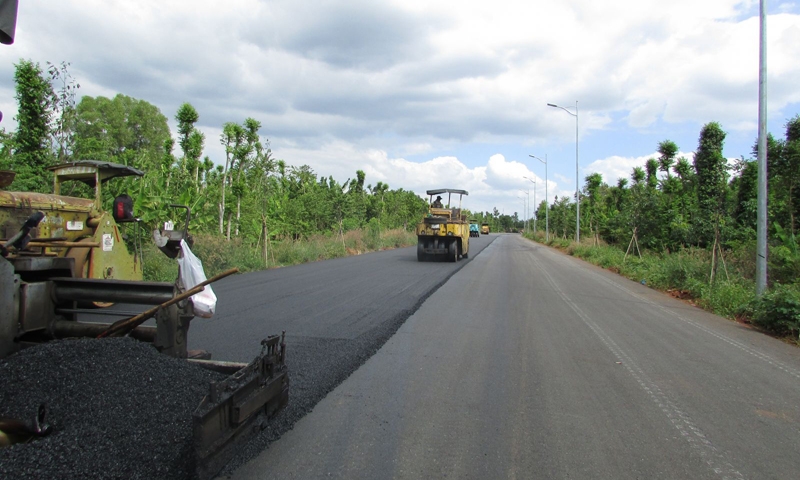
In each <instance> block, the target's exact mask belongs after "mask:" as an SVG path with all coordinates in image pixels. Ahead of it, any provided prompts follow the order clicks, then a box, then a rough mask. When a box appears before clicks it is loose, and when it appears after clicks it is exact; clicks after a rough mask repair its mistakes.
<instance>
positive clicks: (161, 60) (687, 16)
mask: <svg viewBox="0 0 800 480" xmlns="http://www.w3.org/2000/svg"><path fill="white" fill-rule="evenodd" d="M771 11H774V12H776V13H773V14H772V15H770V16H769V20H768V21H769V27H768V31H769V37H768V38H769V45H768V49H769V50H768V52H769V53H768V55H769V112H770V117H771V118H776V119H780V122H783V118H786V117H788V116H793V115H794V114H795V113H796V112H795V111H792V109H793V108H797V105H798V103H800V90H798V89H797V78H800V64H799V63H798V62H797V58H800V42H798V41H797V38H800V9H798V7H797V4H796V2H783V3H781V4H779V5H778V6H776V7H775V9H774V10H771ZM757 14H758V2H756V1H755V0H705V1H702V2H698V1H696V0H673V1H671V2H666V3H665V2H663V1H657V0H617V1H614V2H596V1H590V0H565V1H562V2H549V3H548V2H519V1H518V0H513V1H512V0H496V1H494V2H491V3H487V2H479V1H477V0H459V1H456V0H444V1H437V2H430V1H427V0H393V1H389V2H377V3H376V2H372V1H369V0H332V1H329V2H324V4H319V2H308V1H305V2H304V1H290V0H271V1H262V0H231V1H228V2H219V1H217V0H192V1H189V0H185V1H178V0H176V1H172V2H164V1H162V0H140V1H137V2H134V3H131V2H108V1H103V0H80V1H78V0H60V1H58V2H22V5H20V16H19V20H18V22H17V38H16V42H15V44H14V45H13V46H11V47H0V95H2V98H0V108H2V109H3V112H4V114H5V119H4V121H3V124H2V125H3V126H4V127H5V128H7V129H13V128H14V127H15V125H14V122H13V118H12V117H13V115H14V114H15V110H16V108H15V105H14V102H13V101H12V100H11V98H13V86H14V84H13V70H14V69H13V64H14V63H15V62H17V61H18V60H19V59H20V58H29V59H32V60H34V61H37V62H40V63H41V64H44V62H46V61H51V62H55V63H58V62H61V61H62V60H63V61H68V62H71V67H70V71H71V72H72V73H73V75H74V76H75V78H76V79H77V80H78V81H79V82H80V83H81V86H82V88H81V90H80V93H81V94H84V95H91V96H96V95H104V96H113V95H114V94H116V93H118V92H119V93H123V94H126V95H129V96H132V97H135V98H139V99H144V100H147V101H149V102H151V103H153V104H155V105H157V106H158V107H159V108H160V109H161V111H162V113H164V115H166V116H167V117H168V118H170V121H171V122H172V126H173V130H174V120H172V118H173V117H174V115H175V112H176V110H177V108H178V106H179V105H180V104H181V103H183V102H190V103H191V104H192V105H194V106H195V108H196V109H197V110H198V112H199V113H200V122H199V127H200V128H201V129H202V130H203V131H204V133H206V138H207V151H206V154H208V155H210V156H211V158H212V159H213V160H215V161H217V162H220V161H221V159H222V150H221V148H220V147H219V146H218V140H217V139H218V135H219V129H220V128H221V125H222V123H224V122H228V121H235V122H242V121H243V120H244V119H245V118H246V117H248V116H250V117H253V118H256V119H257V120H259V121H261V122H262V125H263V128H262V132H261V133H262V135H263V136H264V137H266V138H269V139H270V140H271V142H272V147H273V150H274V151H275V153H276V157H280V158H283V159H285V160H286V161H287V162H289V163H290V164H293V165H302V164H306V163H307V164H309V165H312V167H313V168H314V169H315V170H316V171H317V172H318V173H321V174H326V175H334V177H335V178H336V179H337V180H339V181H344V180H345V179H346V178H348V177H352V176H353V175H354V174H355V170H357V169H359V168H360V169H363V170H364V171H365V172H367V173H368V181H372V182H376V181H385V182H386V183H388V184H389V185H390V186H392V187H393V188H399V187H403V188H414V189H415V191H417V189H419V191H420V192H421V191H423V190H424V189H427V188H436V187H441V186H445V185H442V184H443V183H449V184H450V185H449V186H451V187H452V188H459V186H460V185H453V184H454V183H458V184H463V185H464V188H466V189H468V190H470V193H471V195H470V200H471V201H476V202H481V203H482V202H484V199H486V200H485V201H486V203H487V204H489V202H490V201H496V202H498V203H497V204H496V205H497V206H498V207H500V205H501V203H500V202H513V203H514V204H518V203H519V201H518V199H517V198H516V197H517V195H518V193H517V192H518V190H519V189H520V188H524V183H525V182H526V180H524V179H522V180H520V181H519V183H517V182H516V180H515V179H518V178H520V177H522V176H527V175H525V174H526V173H528V174H530V175H533V174H532V173H531V172H528V171H527V168H525V166H524V164H523V163H521V162H519V161H516V160H514V155H515V154H514V153H512V152H513V151H514V149H515V148H517V147H519V146H520V145H523V146H530V145H537V147H538V146H544V147H546V146H558V145H565V144H571V143H572V142H573V141H574V134H575V123H574V122H575V119H574V118H573V117H570V116H568V115H566V114H565V113H564V112H557V111H556V110H555V109H549V108H547V107H546V106H545V104H546V103H548V102H549V103H558V104H562V105H565V106H567V107H569V108H572V107H570V106H574V102H575V100H576V99H577V100H578V101H579V105H580V136H581V158H587V159H588V158H599V159H602V160H598V161H597V162H595V163H593V164H590V165H589V166H587V167H585V168H584V169H583V170H584V171H586V170H589V169H591V168H593V167H594V166H595V165H597V166H598V168H602V169H604V170H602V171H601V173H604V175H605V174H607V175H615V177H614V178H617V177H618V176H619V175H623V174H624V175H625V176H627V175H628V174H629V170H630V169H629V168H628V167H629V165H628V163H629V162H631V161H634V160H636V159H634V158H632V157H634V156H636V153H635V152H633V153H632V152H631V151H630V150H628V151H624V152H623V151H621V150H622V148H624V146H625V145H627V144H629V143H632V142H627V141H626V137H631V136H635V135H639V134H642V133H643V132H647V133H649V134H655V135H660V136H661V138H674V137H673V135H672V134H671V133H670V129H672V128H677V127H686V125H691V126H692V128H694V129H695V131H696V132H697V131H699V129H700V126H701V125H703V124H705V123H707V122H709V121H712V120H713V121H719V122H720V123H721V124H722V125H723V126H724V127H725V128H727V129H732V130H733V131H734V132H735V133H737V134H738V135H739V136H740V137H741V138H743V139H744V140H742V141H741V142H740V143H741V144H742V145H744V146H739V147H737V148H738V149H739V150H742V149H745V150H746V149H748V148H749V145H748V144H751V143H752V139H753V138H754V134H753V132H754V131H755V121H756V115H757V108H756V107H757V105H756V102H757V82H758V68H757V61H758V42H757V40H758V21H757V20H758V19H757ZM776 121H778V120H776ZM773 133H776V134H777V133H779V132H773ZM600 137H608V138H614V139H616V141H611V140H609V141H606V142H599V141H595V142H591V141H585V140H584V139H587V138H588V139H589V140H592V139H598V138H600ZM695 139H696V137H695V138H694V139H692V141H694V140H695ZM676 140H677V139H676ZM684 143H685V142H684ZM475 146H481V147H483V148H482V149H481V152H484V153H483V154H482V155H479V156H477V157H476V156H475V155H472V154H471V153H469V152H470V150H471V149H472V148H473V147H475ZM631 148H632V147H631ZM640 151H641V149H640ZM389 152H391V153H389ZM492 153H499V154H502V155H500V156H492V155H491V154H492ZM738 153H739V152H738V151H737V152H736V153H735V155H737V154H738ZM744 153H746V152H744ZM405 157H414V158H415V161H410V160H407V159H406V158H405ZM636 161H638V160H636ZM642 164H643V163H642ZM631 168H632V167H631ZM570 170H571V167H570V166H569V162H563V163H562V164H557V163H554V164H553V165H551V170H550V181H551V184H550V185H549V187H550V188H549V194H550V197H551V199H552V197H553V196H554V195H559V197H560V196H562V195H564V194H568V193H569V192H570V185H574V177H573V173H574V170H573V171H570ZM423 175H432V176H431V177H427V178H425V177H423ZM423 178H425V179H424V180H422V179H423ZM536 178H537V190H536V193H537V199H538V198H540V196H542V197H543V190H542V189H540V188H539V182H540V180H541V179H540V178H538V177H536ZM607 181H608V180H607ZM425 182H429V183H431V184H433V185H428V184H425V185H423V184H424V183H425ZM542 185H543V182H542ZM559 186H560V188H561V190H560V189H559ZM473 190H474V191H475V192H476V193H475V195H474V196H473V195H472V191H473ZM507 205H511V203H508V204H507ZM491 206H493V205H491V204H489V207H488V208H491ZM508 208H511V207H510V206H509V207H508Z"/></svg>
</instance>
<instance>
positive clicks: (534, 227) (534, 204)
mask: <svg viewBox="0 0 800 480" xmlns="http://www.w3.org/2000/svg"><path fill="white" fill-rule="evenodd" d="M522 178H525V179H527V180H528V181H529V182H531V183H532V184H533V215H532V216H533V232H534V233H536V209H537V205H536V177H534V178H530V177H522ZM528 215H529V216H531V213H530V206H528Z"/></svg>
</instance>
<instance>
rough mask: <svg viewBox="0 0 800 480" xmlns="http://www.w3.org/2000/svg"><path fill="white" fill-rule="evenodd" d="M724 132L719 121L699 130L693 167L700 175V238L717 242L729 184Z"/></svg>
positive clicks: (698, 177)
mask: <svg viewBox="0 0 800 480" xmlns="http://www.w3.org/2000/svg"><path fill="white" fill-rule="evenodd" d="M724 141H725V132H724V131H723V130H722V127H720V125H719V123H717V122H711V123H708V124H706V125H705V126H704V127H703V129H702V130H701V131H700V139H699V141H698V145H697V152H696V153H695V155H694V168H695V172H696V175H697V202H698V207H699V210H700V216H701V219H700V220H701V221H700V222H697V223H696V225H697V226H699V227H700V235H701V239H702V240H703V241H704V242H705V243H706V244H708V243H712V242H713V244H714V245H716V244H717V243H718V242H719V227H720V222H721V221H722V217H723V214H724V213H725V210H724V200H725V193H726V187H727V160H726V159H725V157H724V156H723V155H722V146H723V143H724Z"/></svg>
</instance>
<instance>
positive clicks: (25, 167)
mask: <svg viewBox="0 0 800 480" xmlns="http://www.w3.org/2000/svg"><path fill="white" fill-rule="evenodd" d="M15 67H16V70H15V73H14V80H15V82H16V95H15V97H16V99H17V103H18V105H19V106H18V111H17V116H16V120H17V133H16V135H15V137H14V142H13V145H14V154H13V160H12V168H13V169H14V170H15V171H16V172H17V176H16V178H15V180H14V187H15V188H17V189H19V190H28V191H37V192H49V191H51V189H52V185H51V179H52V175H50V172H48V171H47V167H48V166H50V165H51V164H52V163H54V162H53V155H52V151H51V150H50V134H51V129H50V120H51V118H52V114H53V110H52V101H53V87H52V86H51V85H50V82H48V81H47V80H46V79H45V77H44V73H43V72H42V69H41V67H40V66H39V64H38V63H33V62H32V61H30V60H20V62H19V63H17V64H15Z"/></svg>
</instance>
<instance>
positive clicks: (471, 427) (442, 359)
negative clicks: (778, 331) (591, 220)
mask: <svg viewBox="0 0 800 480" xmlns="http://www.w3.org/2000/svg"><path fill="white" fill-rule="evenodd" d="M492 239H494V241H493V242H492V243H491V244H489V245H488V246H487V247H486V248H485V249H484V250H483V251H482V252H481V253H480V255H471V259H470V260H469V261H468V262H465V263H459V264H455V265H453V264H418V263H416V259H415V258H414V255H413V250H411V249H403V250H397V251H394V252H383V253H377V254H372V255H365V256H363V257H355V258H350V259H344V260H341V261H336V262H324V263H321V264H319V265H308V266H303V267H297V268H293V269H292V270H293V271H292V272H291V273H286V274H287V275H288V276H289V277H290V278H288V279H287V278H284V277H282V276H281V275H277V277H276V278H279V280H277V281H276V282H277V284H274V285H273V284H270V283H269V282H270V278H272V277H270V275H271V273H270V272H265V273H264V274H263V275H264V276H263V277H262V276H254V275H246V276H241V277H239V278H238V279H237V280H236V281H238V282H239V283H235V282H234V281H231V282H228V283H225V284H224V286H222V285H221V287H222V288H219V289H217V291H218V295H219V296H220V298H221V300H223V299H224V300H226V301H225V302H223V303H221V304H220V309H219V316H218V317H217V318H215V319H214V320H213V321H212V322H208V324H207V326H208V325H212V324H214V322H216V323H218V324H220V325H225V327H224V330H225V331H229V332H230V335H229V336H230V337H231V338H227V337H226V338H220V336H219V335H220V333H217V334H216V336H215V337H213V338H212V337H211V336H208V335H207V334H204V333H201V334H200V335H194V334H195V333H197V332H196V331H195V330H194V329H195V326H193V331H192V334H193V338H194V339H195V341H197V342H198V343H199V345H195V346H196V347H202V348H206V344H211V343H215V344H216V345H217V346H229V347H231V348H234V350H235V348H236V347H235V346H240V347H239V348H241V349H242V350H247V349H248V348H250V347H249V346H248V345H249V343H250V342H251V341H252V336H253V335H254V334H253V333H245V332H246V331H252V328H251V327H254V326H259V330H265V333H269V332H271V331H274V330H275V329H283V328H285V329H287V330H289V331H290V332H291V334H292V335H299V336H298V337H297V339H296V343H297V344H299V345H303V344H304V342H309V339H310V338H317V337H316V336H317V335H322V336H325V338H326V339H327V340H328V341H330V342H333V341H353V340H354V339H356V338H358V336H359V335H360V336H362V337H363V336H364V335H366V332H369V331H371V330H370V327H369V324H370V320H369V318H370V317H372V314H371V312H373V311H380V312H384V313H385V315H387V316H388V317H391V316H392V315H398V311H400V310H402V309H403V308H407V305H406V306H405V307H401V305H402V304H403V301H402V299H403V298H404V296H408V298H407V300H409V299H413V298H414V297H415V296H420V299H422V298H424V297H425V295H426V293H424V292H425V291H426V290H427V289H430V288H431V287H432V286H435V285H438V284H439V283H441V282H442V281H445V280H446V281H445V283H443V284H442V285H441V286H440V287H439V288H438V289H436V290H435V292H434V293H433V294H432V295H430V296H429V297H428V298H427V299H426V300H425V301H424V303H422V304H421V306H420V307H419V309H418V310H416V311H415V313H414V314H413V315H411V316H410V317H409V318H408V319H407V320H405V322H399V324H398V326H399V330H397V332H396V333H395V334H394V335H393V336H391V338H390V339H389V340H388V342H386V343H385V344H384V345H383V347H382V348H380V350H378V352H377V353H376V354H375V355H374V356H371V358H369V359H368V360H367V361H366V363H364V364H363V365H362V366H361V367H360V368H358V369H357V370H356V371H355V372H354V373H353V374H352V375H350V376H349V377H348V378H346V380H344V381H343V382H342V383H341V384H339V385H338V386H337V387H336V388H335V389H333V390H332V391H331V392H330V393H329V394H328V395H327V396H325V397H324V399H322V401H320V402H319V403H318V404H317V405H316V407H314V409H313V411H312V412H311V413H309V414H308V415H305V416H304V417H302V419H300V420H299V421H298V422H297V423H296V424H295V425H294V428H293V429H292V430H291V431H288V432H286V433H285V434H284V435H283V436H282V437H281V438H280V439H279V440H277V441H274V442H273V443H272V444H271V445H270V447H269V449H267V450H264V451H263V452H261V454H260V455H258V456H257V457H256V458H254V459H252V460H251V461H249V462H248V463H246V464H245V465H243V466H242V467H241V468H239V469H238V470H236V471H234V472H233V473H232V475H231V477H232V478H234V479H262V478H276V479H286V478H302V479H315V478H331V477H332V478H370V479H372V478H409V479H411V478H413V479H416V478H445V477H446V478H480V479H494V478H559V479H561V478H572V479H584V478H585V479H598V478H609V479H611V478H613V479H625V478H648V479H649V478H687V479H688V478H692V479H705V478H728V479H740V478H779V479H783V478H786V479H788V478H798V475H800V474H799V473H798V472H800V457H798V452H800V349H797V348H794V347H791V346H789V345H787V344H785V343H782V342H781V341H778V340H775V339H772V338H770V337H767V336H765V335H762V334H759V333H757V332H754V331H752V330H749V329H747V328H744V327H742V326H739V325H737V324H735V323H733V322H730V321H727V320H724V319H722V318H719V317H716V316H713V315H710V314H707V313H705V312H703V311H701V310H699V309H697V308H694V307H691V306H689V305H687V304H685V303H683V302H680V301H678V300H674V299H672V298H670V297H668V296H665V295H662V294H660V293H658V292H655V291H653V290H650V289H648V288H647V287H645V286H643V285H640V284H638V283H635V282H630V281H628V280H625V279H623V278H621V277H618V276H616V275H614V274H612V273H609V272H606V271H603V270H601V269H598V268H595V267H593V266H590V265H588V264H586V263H584V262H582V261H580V260H577V259H574V258H572V257H568V256H565V255H563V254H561V253H558V252H556V251H554V250H551V249H549V248H546V247H543V246H540V245H537V244H534V243H531V242H529V241H526V240H524V239H522V238H521V237H519V236H517V235H499V236H495V235H492ZM480 241H481V242H484V243H485V242H486V241H487V239H481V240H480ZM477 243H478V242H476V244H477ZM361 262H364V263H365V264H367V265H369V266H368V267H367V268H369V269H370V270H372V273H371V274H366V273H364V272H363V271H362V270H360V267H359V265H360V264H361ZM340 267H341V268H340ZM458 267H461V268H460V270H457V271H456V270H455V268H458ZM350 269H352V270H353V271H357V272H359V273H357V275H356V276H355V277H352V276H350V275H347V274H344V273H342V272H345V271H349V270H350ZM286 270H287V271H289V270H290V269H286ZM273 275H274V274H273ZM373 275H374V276H373ZM251 279H252V280H251ZM256 279H259V280H256ZM312 280H319V283H314V284H313V285H314V286H309V287H308V288H306V287H303V286H302V285H305V284H306V283H305V282H310V281H312ZM284 281H287V282H293V285H294V286H293V287H291V288H290V289H288V290H286V291H285V292H284V294H285V295H288V296H296V295H302V297H303V298H304V301H303V302H300V303H293V302H292V301H291V300H290V299H287V300H286V303H285V304H284V303H281V300H280V298H281V297H280V295H281V294H280V293H278V294H277V295H278V297H277V300H278V302H277V304H275V303H271V301H267V300H266V299H265V300H264V302H263V304H261V303H259V302H260V300H261V298H263V296H264V295H266V293H264V292H266V291H275V290H277V291H283V290H282V288H283V287H282V283H281V282H284ZM376 284H378V285H384V286H385V289H381V288H379V287H375V285H376ZM298 285H299V286H298ZM229 287H230V288H232V289H233V290H227V289H228V288H229ZM370 287H374V288H376V289H374V290H369V291H370V292H371V293H362V291H363V290H364V289H369V288H370ZM298 289H299V291H298ZM227 291H236V292H237V293H236V294H237V295H240V297H237V298H239V299H240V300H239V301H235V302H228V301H227V300H228V296H227V295H228V294H227V293H226V292H227ZM245 300H248V301H250V302H253V303H248V304H246V303H245ZM273 300H274V299H273ZM248 305H249V306H248ZM351 305H352V306H351ZM346 308H350V310H349V311H350V312H351V313H350V314H342V313H341V312H340V311H341V309H346ZM243 315H248V317H247V318H249V320H248V319H241V318H240V317H241V316H243ZM287 315H291V318H292V320H291V321H289V322H286V321H285V320H286V316H287ZM282 316H283V319H284V322H281V321H279V320H280V318H281V317H282ZM400 316H402V315H400ZM258 318H265V319H267V320H264V322H265V323H264V324H263V326H264V328H261V324H260V323H258V320H256V319H258ZM196 323H197V324H202V323H199V322H196ZM287 324H288V325H291V328H290V327H289V326H284V325H287ZM243 327H247V328H243ZM371 328H372V329H374V328H375V327H374V326H373V327H371ZM228 329H230V330H228ZM198 330H199V329H198ZM222 331H223V329H222V328H221V329H219V330H218V332H222ZM212 335H213V334H212ZM354 335H356V337H354ZM198 337H199V339H198ZM290 338H292V337H290ZM298 350H303V349H302V348H298ZM244 353H245V352H242V354H243V355H244ZM244 356H246V355H244ZM290 358H291V357H290ZM292 381H293V382H294V381H295V380H294V379H293V380H292Z"/></svg>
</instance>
